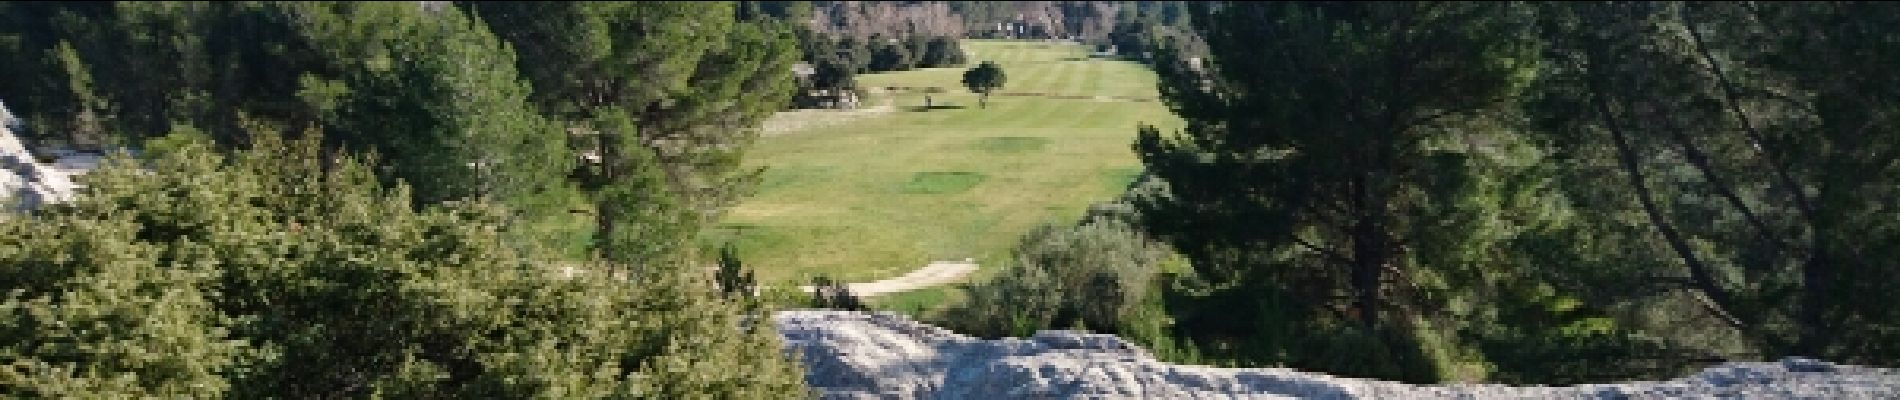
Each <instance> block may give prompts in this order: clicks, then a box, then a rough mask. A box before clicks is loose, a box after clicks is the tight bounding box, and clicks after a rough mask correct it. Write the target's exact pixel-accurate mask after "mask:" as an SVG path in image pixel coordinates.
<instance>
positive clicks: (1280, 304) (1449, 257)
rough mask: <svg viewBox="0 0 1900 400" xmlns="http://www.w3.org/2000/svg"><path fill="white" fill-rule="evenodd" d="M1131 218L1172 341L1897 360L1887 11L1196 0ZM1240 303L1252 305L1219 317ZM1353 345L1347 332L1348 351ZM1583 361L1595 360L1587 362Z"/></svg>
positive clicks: (1897, 224)
mask: <svg viewBox="0 0 1900 400" xmlns="http://www.w3.org/2000/svg"><path fill="white" fill-rule="evenodd" d="M1190 11H1191V13H1190V16H1189V19H1190V20H1191V21H1192V24H1193V26H1194V27H1195V29H1196V30H1197V31H1198V33H1199V35H1200V36H1201V37H1203V38H1204V39H1205V40H1206V43H1207V45H1208V48H1209V50H1210V56H1209V57H1208V59H1207V60H1206V61H1207V62H1206V63H1205V64H1204V65H1201V66H1198V68H1197V67H1196V66H1191V65H1188V63H1186V62H1184V61H1183V60H1181V58H1180V57H1178V56H1177V57H1163V58H1162V59H1161V60H1159V61H1157V63H1156V69H1157V70H1158V71H1159V72H1160V75H1161V76H1162V77H1163V83H1162V85H1161V91H1162V93H1163V97H1164V98H1165V99H1166V101H1167V103H1168V105H1169V106H1170V107H1171V108H1172V109H1173V110H1174V111H1175V112H1176V113H1178V114H1179V115H1181V116H1182V117H1183V118H1184V119H1185V120H1186V121H1187V124H1186V128H1185V129H1183V130H1182V131H1180V132H1175V133H1169V134H1163V133H1162V132H1158V131H1156V130H1154V129H1152V128H1145V129H1143V131H1142V133H1141V136H1140V139H1139V140H1138V142H1137V143H1136V146H1135V149H1136V151H1137V152H1138V153H1139V154H1140V155H1141V158H1142V160H1143V162H1144V164H1146V166H1147V167H1148V170H1149V172H1151V173H1152V174H1154V175H1155V176H1156V177H1157V178H1159V179H1160V180H1161V181H1163V182H1165V184H1166V185H1165V186H1166V190H1165V191H1162V192H1163V193H1161V194H1153V195H1149V196H1146V198H1145V199H1141V200H1139V201H1137V202H1136V203H1137V205H1138V207H1137V208H1138V209H1140V214H1141V216H1142V220H1143V221H1144V223H1143V225H1144V226H1145V227H1146V229H1147V230H1148V231H1149V232H1150V233H1152V234H1155V235H1156V236H1157V237H1159V238H1161V239H1162V240H1163V241H1166V242H1168V243H1170V244H1172V245H1173V246H1174V247H1175V248H1176V249H1177V250H1178V251H1180V252H1181V253H1182V254H1183V255H1184V256H1186V257H1187V258H1188V259H1190V260H1191V262H1192V264H1193V267H1194V268H1193V269H1194V271H1193V272H1194V273H1195V275H1196V278H1197V279H1199V280H1201V281H1202V284H1204V285H1205V288H1203V289H1202V290H1201V291H1200V292H1198V293H1194V294H1193V295H1190V296H1185V298H1183V299H1181V300H1180V301H1179V302H1177V303H1176V304H1173V305H1171V306H1172V307H1175V313H1176V316H1177V317H1178V325H1177V326H1176V327H1175V328H1176V329H1177V332H1180V333H1182V334H1183V335H1185V336H1188V337H1191V338H1192V339H1193V340H1194V341H1195V343H1197V344H1199V345H1201V346H1203V347H1204V350H1205V349H1206V348H1208V347H1212V348H1220V349H1225V350H1224V354H1229V355H1235V356H1237V358H1243V359H1245V360H1248V361H1250V362H1262V363H1280V364H1287V365H1292V366H1296V367H1300V368H1306V369H1314V370H1321V371H1332V372H1339V373H1346V374H1350V375H1360V376H1375V377H1384V378H1396V379H1403V380H1411V381H1436V380H1447V379H1476V378H1483V377H1486V376H1487V374H1489V375H1490V377H1491V378H1494V379H1506V380H1526V381H1536V382H1540V383H1552V382H1553V381H1565V380H1588V379H1610V378H1628V377H1653V376H1657V375H1664V374H1667V373H1669V371H1673V370H1679V369H1680V368H1682V367H1683V366H1685V365H1690V364H1693V363H1695V362H1700V361H1708V360H1718V359H1775V358H1779V357H1784V356H1806V357H1818V358H1823V359H1828V360H1833V361H1838V362H1849V363H1861V364H1874V365H1888V366H1891V365H1894V364H1893V362H1894V360H1897V359H1900V352H1896V348H1895V347H1894V343H1900V340H1896V339H1897V338H1896V337H1895V336H1894V335H1893V332H1900V329H1897V328H1900V314H1896V313H1894V311H1893V310H1895V309H1900V296H1895V295H1894V294H1893V293H1894V292H1893V291H1892V290H1891V289H1887V288H1888V287H1890V286H1891V285H1893V284H1894V283H1896V282H1900V263H1896V261H1895V260H1900V259H1897V258H1895V257H1893V256H1892V254H1891V252H1892V251H1893V247H1894V246H1892V245H1891V244H1892V243H1896V241H1897V240H1900V236H1896V235H1900V208H1896V207H1893V206H1891V205H1892V203H1893V201H1892V200H1893V198H1894V190H1895V188H1897V187H1900V185H1896V184H1900V125H1894V123H1895V122H1900V121H1896V120H1893V119H1890V118H1885V117H1881V115H1885V114H1888V112H1887V111H1885V110H1886V109H1887V108H1891V107H1893V106H1892V103H1894V101H1896V100H1900V90H1894V88H1893V86H1892V85H1893V83H1894V82H1900V81H1894V80H1893V79H1891V78H1890V77H1891V76H1892V74H1891V73H1886V72H1878V71H1877V70H1875V69H1872V68H1877V67H1875V65H1878V64H1879V61H1877V60H1883V59H1885V58H1884V57H1885V55H1887V54H1889V53H1893V52H1897V51H1900V41H1896V40H1895V39H1896V38H1900V31H1896V30H1895V29H1893V28H1892V27H1893V26H1895V25H1892V24H1891V23H1892V21H1891V20H1893V19H1895V18H1900V7H1895V6H1892V5H1886V4H1880V3H1853V2H1848V3H1682V2H1627V3H1623V2H1618V3H1550V4H1535V5H1530V4H1513V3H1467V2H1431V3H1387V2H1367V3H1334V2H1316V3H1213V4H1203V3H1194V4H1191V5H1190ZM1241 315H1244V316H1245V317H1244V318H1237V317H1238V316H1241ZM1347 349H1352V350H1350V351H1348V350H1347ZM1585 372H1587V373H1585Z"/></svg>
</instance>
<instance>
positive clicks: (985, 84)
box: [963, 61, 1008, 108]
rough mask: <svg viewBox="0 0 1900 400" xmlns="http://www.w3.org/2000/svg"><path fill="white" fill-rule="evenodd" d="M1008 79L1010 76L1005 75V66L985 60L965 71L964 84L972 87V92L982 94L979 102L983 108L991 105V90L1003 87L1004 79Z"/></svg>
mask: <svg viewBox="0 0 1900 400" xmlns="http://www.w3.org/2000/svg"><path fill="white" fill-rule="evenodd" d="M1007 79H1008V77H1006V76H1004V75H1003V67H1002V66H999V65H996V63H994V62H989V61H984V62H983V63H982V64H979V65H977V66H976V68H970V70H969V71H964V72H963V86H965V87H968V88H970V91H971V92H975V93H976V94H979V95H982V97H980V98H978V100H977V104H978V105H979V106H981V107H983V108H989V107H990V103H989V101H990V92H994V91H996V89H1002V88H1003V81H1005V80H1007Z"/></svg>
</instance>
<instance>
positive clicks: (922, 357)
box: [774, 310, 1900, 400]
mask: <svg viewBox="0 0 1900 400" xmlns="http://www.w3.org/2000/svg"><path fill="white" fill-rule="evenodd" d="M774 321H775V322H776V324H777V326H778V329H779V333H780V334H781V335H783V336H784V338H785V346H786V351H787V352H788V353H791V354H792V355H794V356H796V357H800V358H801V359H802V361H803V362H804V364H805V368H806V382H807V383H809V384H810V385H811V386H812V387H813V388H814V389H815V390H817V391H818V392H819V394H820V397H821V398H827V399H986V400H991V399H1022V398H1034V399H1051V398H1056V399H1068V398H1114V399H1123V398H1168V399H1201V398H1259V399H1271V398H1319V399H1362V398H1363V399H1441V398H1442V399H1454V398H1455V399H1518V398H1539V399H1549V398H1557V399H1647V398H1764V399H1796V398H1799V399H1876V398H1884V399H1894V398H1900V370H1891V369H1879V368H1868V367H1857V366H1845V365H1834V364H1830V363H1826V362H1820V361H1813V360H1806V359H1799V358H1790V359H1786V360H1783V361H1781V362H1758V363H1730V364H1724V365H1720V366H1716V367H1712V368H1708V369H1706V370H1703V372H1701V373H1699V374H1695V375H1692V376H1689V377H1685V378H1681V379H1676V380H1671V381H1663V382H1628V383H1615V384H1593V385H1578V386H1570V387H1514V386H1504V385H1486V384H1450V385H1408V384H1402V383H1394V382H1384V381H1375V380H1367V379H1355V378H1341V377H1333V376H1327V375H1323V374H1316V373H1309V372H1301V371H1296V370H1291V369H1283V368H1212V367H1205V366H1194V365H1174V364H1168V363H1163V362H1159V361H1156V360H1155V359H1154V358H1153V357H1152V356H1150V355H1149V354H1148V353H1147V352H1146V351H1144V350H1142V349H1140V348H1137V347H1135V346H1133V345H1131V344H1129V343H1127V342H1124V341H1122V340H1121V339H1120V338H1117V337H1115V336H1111V335H1097V334H1087V333H1080V332H1072V331H1043V332H1040V333H1038V334H1037V335H1036V336H1034V337H1032V338H1029V339H1000V340H982V339H977V338H972V337H969V336H965V335H961V334H957V333H954V332H950V331H948V330H945V329H943V328H938V327H935V326H930V325H926V324H922V323H918V322H914V321H911V320H909V319H907V318H905V317H903V316H901V315H898V314H893V313H882V312H880V313H860V312H849V311H823V310H794V311H783V312H779V313H777V314H776V315H774Z"/></svg>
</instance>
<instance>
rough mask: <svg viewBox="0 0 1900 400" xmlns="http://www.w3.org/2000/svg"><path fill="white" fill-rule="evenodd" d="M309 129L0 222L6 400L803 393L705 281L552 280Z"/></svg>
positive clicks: (173, 163)
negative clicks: (330, 150)
mask: <svg viewBox="0 0 1900 400" xmlns="http://www.w3.org/2000/svg"><path fill="white" fill-rule="evenodd" d="M306 136H307V137H306V138H305V139H303V140H298V141H295V142H285V141H282V140H279V139H276V138H275V137H273V136H268V135H265V136H257V137H254V138H253V139H252V140H251V142H252V143H253V147H252V148H251V149H250V150H246V151H241V152H238V153H236V154H233V155H231V156H228V157H226V156H221V155H219V154H218V153H216V152H214V151H212V150H210V148H209V146H208V145H207V144H206V142H205V141H204V140H193V139H188V138H180V139H177V140H168V141H166V142H164V143H165V145H163V146H154V147H153V148H152V149H150V150H148V153H147V154H148V155H151V156H152V159H150V160H146V161H143V162H135V161H132V160H129V159H125V158H115V159H112V160H109V161H108V162H107V164H106V165H105V166H104V167H103V168H102V169H100V170H96V171H93V172H92V173H90V174H88V175H87V176H86V177H85V184H86V185H87V187H86V189H85V190H84V191H83V192H82V193H81V194H80V195H79V196H78V198H76V199H75V200H74V201H72V202H71V203H66V204H58V205H54V206H51V207H49V208H46V209H42V210H39V211H34V212H32V213H30V214H27V215H21V216H18V218H7V219H4V220H0V360H5V361H4V365H0V397H7V398H16V397H62V398H65V397H74V398H134V397H138V398H144V397H168V398H170V397H194V398H196V397H209V398H215V397H242V398H256V397H292V398H319V397H321V398H340V397H352V398H354V397H402V398H530V397H541V398H581V397H586V398H596V397H616V398H623V397H660V398H682V397H698V396H708V397H734V398H755V397H756V398H763V397H786V396H799V395H801V394H802V393H804V392H803V390H804V389H803V387H802V380H801V375H802V374H801V373H800V372H799V371H798V369H797V366H796V364H795V363H792V362H790V361H788V360H786V359H785V358H784V357H782V356H781V353H780V352H779V350H778V345H777V340H778V339H777V335H776V334H775V333H774V332H772V330H771V329H770V328H769V327H766V328H757V327H754V328H750V329H743V330H742V329H735V327H737V326H740V324H739V321H740V320H741V318H740V315H741V314H742V312H743V311H742V310H743V307H742V304H740V303H737V302H728V301H723V300H721V299H720V296H719V295H718V294H716V290H714V289H713V288H711V286H710V284H709V283H708V282H705V279H703V278H702V277H697V275H698V274H690V273H686V272H685V271H686V269H684V268H673V269H670V270H669V269H664V268H659V267H658V266H649V268H648V269H647V270H648V271H669V272H671V273H647V274H642V275H641V277H640V278H637V279H636V280H632V281H629V280H627V279H625V278H620V277H615V276H610V274H607V273H605V271H609V270H615V269H609V268H605V267H601V266H597V265H595V264H582V265H579V266H578V267H579V268H578V269H579V270H580V271H578V273H566V272H563V271H561V268H557V267H554V266H555V265H562V264H556V263H551V262H548V261H550V260H551V259H550V258H549V257H546V256H544V255H542V254H538V253H534V252H532V250H531V249H532V248H534V247H533V246H515V245H511V244H510V243H508V242H507V238H508V237H509V236H507V235H504V233H505V232H506V231H507V230H508V229H509V226H510V224H507V223H505V221H506V219H505V218H506V215H507V213H506V212H505V211H504V210H501V209H499V208H498V207H496V206H492V205H489V204H485V203H479V202H463V203H449V204H441V205H428V206H423V207H420V208H419V209H418V208H415V207H412V206H411V204H412V203H411V201H410V198H409V190H408V189H407V187H406V186H401V185H398V186H396V187H395V188H393V189H385V188H384V187H383V186H382V185H381V184H379V183H378V182H377V179H376V178H375V175H374V173H373V172H372V171H371V167H369V166H368V165H367V164H364V163H361V162H358V161H355V160H352V159H349V158H335V157H328V156H324V155H320V154H321V152H320V151H319V150H318V147H317V140H318V139H316V138H315V136H316V135H306Z"/></svg>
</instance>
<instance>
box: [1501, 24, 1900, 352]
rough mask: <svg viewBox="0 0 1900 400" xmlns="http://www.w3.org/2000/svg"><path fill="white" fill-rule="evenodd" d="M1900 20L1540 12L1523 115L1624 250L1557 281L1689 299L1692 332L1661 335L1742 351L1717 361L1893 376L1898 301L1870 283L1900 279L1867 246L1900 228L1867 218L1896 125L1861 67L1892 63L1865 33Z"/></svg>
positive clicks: (1885, 189)
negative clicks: (1838, 365)
mask: <svg viewBox="0 0 1900 400" xmlns="http://www.w3.org/2000/svg"><path fill="white" fill-rule="evenodd" d="M1896 17H1900V13H1896V9H1894V8H1893V7H1890V6H1885V5H1875V4H1868V3H1830V4H1796V3H1785V4H1784V3H1774V4H1762V5H1759V6H1757V5H1748V6H1743V5H1736V4H1697V3H1632V4H1595V5H1566V6H1552V7H1548V8H1547V9H1545V10H1544V12H1543V18H1542V19H1543V21H1544V24H1545V25H1546V29H1545V31H1546V37H1545V39H1546V41H1548V42H1549V43H1551V44H1552V46H1551V50H1552V51H1551V52H1550V53H1551V54H1550V58H1551V59H1552V60H1555V61H1556V62H1554V63H1552V67H1551V68H1549V69H1548V70H1547V71H1543V72H1541V73H1540V75H1539V82H1538V87H1539V88H1540V93H1539V96H1538V97H1537V98H1536V99H1535V101H1532V102H1529V103H1527V109H1528V110H1531V111H1530V112H1531V113H1532V114H1533V115H1537V116H1539V117H1541V118H1540V119H1539V122H1540V125H1539V126H1540V128H1541V129H1539V130H1537V131H1535V132H1533V133H1535V134H1537V135H1538V137H1539V139H1541V140H1544V141H1545V142H1546V143H1547V146H1549V147H1550V148H1552V149H1553V150H1554V152H1556V153H1557V154H1560V155H1562V156H1563V157H1564V160H1563V161H1564V162H1565V163H1566V164H1568V165H1569V166H1571V169H1570V170H1569V171H1567V172H1569V173H1570V174H1569V175H1568V176H1566V177H1565V179H1566V181H1567V182H1566V186H1567V187H1568V189H1569V191H1570V192H1571V193H1572V194H1573V195H1574V196H1576V198H1577V199H1579V201H1578V203H1579V205H1580V206H1581V207H1580V208H1583V209H1584V210H1586V213H1585V214H1584V215H1585V217H1586V218H1587V223H1588V224H1591V225H1593V226H1594V227H1596V228H1595V229H1596V230H1599V231H1601V232H1602V233H1599V234H1596V236H1597V237H1599V238H1602V239H1601V240H1605V241H1614V242H1616V243H1620V244H1625V247H1623V248H1621V249H1619V251H1620V253H1619V255H1617V256H1613V257H1604V260H1603V261H1605V262H1603V263H1601V264H1575V265H1568V266H1566V267H1571V269H1570V270H1567V271H1564V274H1565V275H1566V276H1570V277H1578V278H1587V279H1590V280H1586V281H1583V282H1588V283H1587V284H1586V285H1589V286H1594V287H1622V288H1636V289H1637V290H1641V291H1642V292H1643V293H1637V294H1633V295H1628V294H1626V295H1625V296H1622V297H1625V298H1637V299H1641V301H1644V302H1646V303H1648V304H1666V303H1667V302H1669V301H1671V300H1673V299H1677V298H1690V299H1694V300H1695V301H1694V302H1690V303H1689V304H1693V306H1691V307H1684V308H1679V309H1676V311H1675V312H1676V313H1678V314H1685V315H1692V316H1696V317H1698V318H1699V319H1701V320H1702V321H1698V322H1695V323H1696V324H1698V325H1699V326H1702V327H1703V328H1701V329H1695V330H1692V332H1686V333H1682V334H1679V335H1673V337H1679V338H1698V339H1705V340H1710V341H1717V342H1720V340H1715V339H1706V338H1711V337H1736V338H1739V340H1729V341H1730V342H1734V343H1735V344H1737V345H1739V346H1737V345H1730V346H1719V347H1711V346H1698V347H1709V348H1708V350H1709V351H1716V352H1719V353H1721V354H1723V355H1726V356H1731V357H1779V356H1785V355H1802V356H1821V357H1827V358H1830V359H1838V360H1843V361H1850V362H1867V363H1884V364H1891V360H1892V359H1893V357H1891V355H1893V354H1900V353H1894V351H1900V348H1895V347H1893V346H1889V345H1886V344H1885V343H1892V342H1893V339H1894V338H1895V336H1892V334H1891V333H1890V332H1893V329H1892V327H1894V326H1900V325H1896V324H1900V314H1895V313H1893V312H1891V311H1890V310H1891V309H1893V305H1895V304H1900V297H1896V296H1892V295H1890V294H1889V292H1890V291H1886V290H1876V289H1873V287H1872V286H1869V284H1868V282H1891V281H1892V279H1894V278H1895V277H1897V276H1900V275H1896V274H1897V273H1896V272H1895V271H1900V265H1896V264H1894V263H1893V262H1892V261H1891V260H1893V259H1894V258H1893V257H1888V256H1884V255H1883V254H1886V252H1885V250H1882V249H1884V248H1885V247H1890V246H1884V245H1882V244H1881V243H1888V242H1892V241H1893V240H1895V239H1896V236H1893V235H1894V232H1897V230H1896V229H1895V226H1896V222H1895V221H1900V218H1896V217H1895V215H1896V214H1895V212H1896V210H1894V209H1892V208H1890V207H1888V208H1879V207H1874V206H1872V204H1876V203H1879V202H1882V201H1885V199H1890V198H1892V197H1894V192H1893V188H1894V185H1893V184H1892V183H1893V182H1895V181H1896V180H1900V178H1896V176H1900V160H1896V159H1895V158H1894V157H1891V154H1895V153H1896V152H1900V150H1895V148H1894V146H1893V145H1892V144H1893V143H1900V137H1896V136H1895V135H1896V134H1900V129H1896V128H1900V127H1895V126H1892V121H1890V120H1889V119H1887V118H1884V117H1874V116H1873V115H1876V114H1880V113H1883V112H1885V111H1882V110H1886V109H1889V108H1891V106H1890V105H1888V104H1887V102H1889V101H1890V100H1888V99H1886V97H1891V93H1893V92H1892V91H1890V90H1891V89H1892V88H1894V87H1895V86H1894V82H1892V80H1891V79H1889V78H1886V76H1887V74H1884V73H1874V72H1871V71H1875V70H1876V69H1878V67H1875V66H1873V65H1872V64H1869V63H1868V62H1867V60H1872V59H1878V58H1880V57H1882V56H1881V54H1890V53H1892V52H1895V51H1900V48H1896V47H1895V46H1893V45H1892V43H1893V41H1892V39H1893V38H1892V36H1893V35H1892V34H1891V33H1888V32H1887V31H1885V30H1882V29H1875V28H1872V27H1875V26H1885V25H1884V24H1888V23H1891V22H1892V21H1893V20H1894V18H1896ZM1558 110H1563V111H1562V112H1558ZM1579 110H1582V111H1583V112H1578V111H1579ZM1631 225H1635V226H1640V227H1642V228H1641V229H1624V228H1621V227H1624V226H1631ZM1601 265H1607V266H1608V267H1599V266H1601ZM1606 272H1607V273H1606ZM1658 277H1662V279H1659V278H1658ZM1580 286H1582V285H1580ZM1590 291H1592V292H1594V291H1596V290H1590ZM1847 321H1853V322H1847ZM1847 327H1852V328H1847ZM1737 347H1739V348H1737ZM1877 354H1885V355H1886V356H1882V355H1877ZM1851 360H1860V361H1851Z"/></svg>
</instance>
